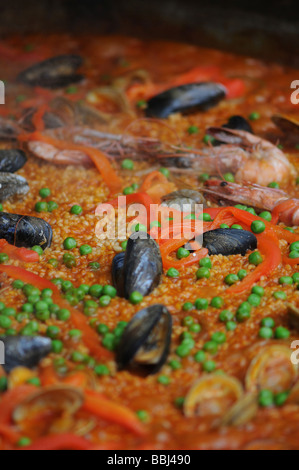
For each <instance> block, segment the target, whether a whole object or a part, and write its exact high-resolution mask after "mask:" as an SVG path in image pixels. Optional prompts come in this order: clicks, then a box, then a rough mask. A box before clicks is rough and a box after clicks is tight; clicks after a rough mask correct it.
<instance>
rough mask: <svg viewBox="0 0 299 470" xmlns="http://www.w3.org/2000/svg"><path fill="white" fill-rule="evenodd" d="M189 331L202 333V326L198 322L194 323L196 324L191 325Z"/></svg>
mask: <svg viewBox="0 0 299 470" xmlns="http://www.w3.org/2000/svg"><path fill="white" fill-rule="evenodd" d="M189 331H190V332H191V333H196V334H197V333H200V332H201V326H200V325H199V324H198V323H194V325H191V326H190V327H189Z"/></svg>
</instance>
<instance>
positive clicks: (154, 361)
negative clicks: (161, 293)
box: [116, 305, 172, 374]
mask: <svg viewBox="0 0 299 470" xmlns="http://www.w3.org/2000/svg"><path fill="white" fill-rule="evenodd" d="M171 332H172V317H171V315H170V313H169V311H168V310H167V308H166V307H164V305H152V306H151V307H147V308H145V309H143V310H140V312H138V313H137V314H136V315H135V316H134V317H133V318H132V320H131V321H130V322H129V324H128V325H127V327H126V329H125V331H124V333H123V335H122V337H121V340H120V342H119V345H118V347H117V352H116V362H117V365H118V368H119V369H124V368H129V369H131V370H134V371H136V372H142V373H145V374H154V373H156V372H158V371H159V370H160V369H161V367H162V366H163V364H164V363H165V362H166V359H167V357H168V354H169V350H170V343H171Z"/></svg>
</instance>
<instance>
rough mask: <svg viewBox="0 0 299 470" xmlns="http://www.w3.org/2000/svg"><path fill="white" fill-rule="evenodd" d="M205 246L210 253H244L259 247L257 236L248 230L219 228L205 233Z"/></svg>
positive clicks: (227, 254) (226, 254) (225, 254)
mask: <svg viewBox="0 0 299 470" xmlns="http://www.w3.org/2000/svg"><path fill="white" fill-rule="evenodd" d="M203 246H204V247H205V248H207V249H208V250H209V255H224V256H229V255H242V256H244V255H245V254H246V252H247V251H248V250H255V249H256V248H257V239H256V236H255V235H254V234H253V233H251V232H248V231H247V230H238V229H234V228H218V229H216V230H211V231H209V232H206V233H204V234H203Z"/></svg>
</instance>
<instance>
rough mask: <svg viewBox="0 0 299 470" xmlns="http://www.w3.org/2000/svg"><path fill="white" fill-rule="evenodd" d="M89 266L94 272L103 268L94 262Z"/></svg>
mask: <svg viewBox="0 0 299 470" xmlns="http://www.w3.org/2000/svg"><path fill="white" fill-rule="evenodd" d="M88 266H89V268H90V269H91V270H92V271H98V270H99V269H100V267H101V265H100V263H98V262H97V261H93V262H92V263H89V265H88Z"/></svg>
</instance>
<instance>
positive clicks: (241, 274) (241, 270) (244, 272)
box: [238, 269, 247, 281]
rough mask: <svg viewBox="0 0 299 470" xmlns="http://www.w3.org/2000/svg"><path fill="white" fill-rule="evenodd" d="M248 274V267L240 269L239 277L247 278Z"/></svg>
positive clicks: (241, 278)
mask: <svg viewBox="0 0 299 470" xmlns="http://www.w3.org/2000/svg"><path fill="white" fill-rule="evenodd" d="M246 276H247V271H246V269H240V271H238V278H239V279H240V281H242V280H243V279H245V277H246Z"/></svg>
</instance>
